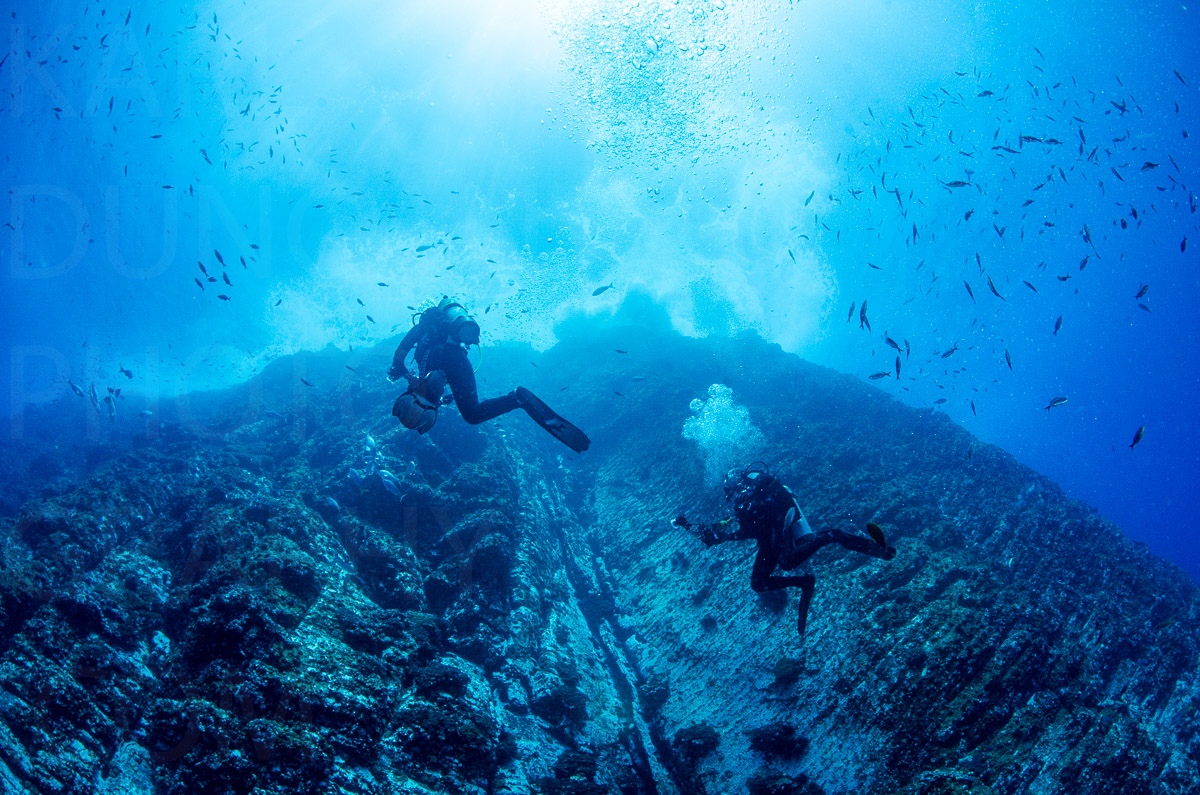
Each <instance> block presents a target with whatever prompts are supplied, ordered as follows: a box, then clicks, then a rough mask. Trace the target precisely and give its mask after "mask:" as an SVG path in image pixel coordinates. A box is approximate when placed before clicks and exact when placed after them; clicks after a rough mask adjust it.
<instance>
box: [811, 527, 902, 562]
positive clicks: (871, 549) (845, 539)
mask: <svg viewBox="0 0 1200 795" xmlns="http://www.w3.org/2000/svg"><path fill="white" fill-rule="evenodd" d="M826 532H828V533H830V534H831V536H832V537H831V539H830V540H831V541H837V542H838V543H839V544H841V545H842V546H844V547H845V548H846V549H852V550H854V551H855V552H861V553H863V554H864V555H870V556H871V557H873V558H882V559H883V560H891V559H892V558H894V557H896V550H895V548H894V547H882V546H880V545H879V544H877V543H875V540H874V539H871V538H867V537H865V536H860V535H855V534H854V533H847V532H845V531H843V530H836V529H835V530H829V531H826Z"/></svg>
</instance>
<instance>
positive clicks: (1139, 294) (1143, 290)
mask: <svg viewBox="0 0 1200 795" xmlns="http://www.w3.org/2000/svg"><path fill="white" fill-rule="evenodd" d="M1149 291H1150V285H1148V284H1143V285H1142V288H1141V289H1140V290H1138V291H1137V295H1135V296H1134V298H1141V297H1142V296H1144V295H1145V294H1146V293H1147V292H1149Z"/></svg>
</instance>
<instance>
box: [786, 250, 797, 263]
mask: <svg viewBox="0 0 1200 795" xmlns="http://www.w3.org/2000/svg"><path fill="white" fill-rule="evenodd" d="M787 252H788V256H789V257H791V258H792V262H793V263H794V262H795V261H796V255H795V254H793V253H792V250H791V249H790V248H789V249H788V250H787Z"/></svg>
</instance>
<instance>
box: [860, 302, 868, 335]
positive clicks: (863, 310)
mask: <svg viewBox="0 0 1200 795" xmlns="http://www.w3.org/2000/svg"><path fill="white" fill-rule="evenodd" d="M858 327H859V328H866V330H867V331H870V330H871V321H870V320H867V302H866V301H863V302H862V306H860V307H859V308H858Z"/></svg>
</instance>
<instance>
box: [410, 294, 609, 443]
mask: <svg viewBox="0 0 1200 795" xmlns="http://www.w3.org/2000/svg"><path fill="white" fill-rule="evenodd" d="M478 344H479V324H478V323H476V322H475V319H474V318H473V317H471V316H470V315H469V314H468V313H467V310H466V309H464V308H463V306H462V304H460V303H458V302H457V301H454V300H453V299H451V298H448V297H443V298H442V300H441V302H440V303H439V304H438V305H437V306H435V307H431V308H429V309H426V310H425V311H424V312H421V313H420V314H419V315H414V316H413V327H412V328H411V329H409V331H408V333H407V334H405V335H404V339H402V340H400V345H399V346H398V347H397V348H396V353H395V354H394V355H393V356H392V366H391V368H390V369H389V370H388V379H389V380H391V381H396V380H397V379H399V378H406V379H407V380H408V390H407V391H405V392H404V394H402V395H401V396H400V397H398V398H396V402H395V404H394V405H393V406H392V414H393V415H395V416H396V418H397V419H399V420H400V422H401V423H402V424H403V425H404V427H406V428H409V429H412V430H415V431H416V432H417V433H425V432H426V431H428V430H429V429H430V428H432V427H433V423H434V422H435V421H436V420H437V410H438V407H439V406H441V405H445V404H447V403H449V402H451V400H453V401H454V403H456V404H457V405H458V411H459V413H460V414H462V418H463V419H464V420H466V421H467V422H468V423H470V424H471V425H478V424H479V423H481V422H487V421H488V420H490V419H493V418H494V417H498V416H500V415H501V414H507V413H508V412H510V411H513V410H514V409H518V408H522V409H525V413H526V414H528V415H529V416H530V417H531V418H532V419H533V421H534V422H536V423H537V424H538V425H541V426H542V427H543V428H545V429H546V430H547V431H549V432H550V434H551V435H553V436H554V438H556V439H558V440H559V441H561V442H562V443H563V444H565V445H566V446H567V447H570V448H571V449H572V450H574V451H575V452H577V453H582V452H583V451H584V450H587V449H588V447H589V446H590V445H591V441H590V440H589V439H588V437H587V435H586V434H584V432H583V431H581V430H579V429H578V428H576V427H575V426H574V425H572V424H571V423H569V422H567V421H566V420H564V419H563V418H562V417H560V416H558V415H557V414H555V413H554V411H553V410H551V408H550V407H549V406H547V405H546V404H545V403H543V402H542V401H541V400H540V399H539V398H538V397H537V395H534V394H533V393H532V392H530V391H529V390H528V389H526V388H525V387H523V386H519V387H517V388H516V389H515V390H513V391H512V392H509V393H508V394H507V395H502V396H500V397H495V398H489V399H488V400H482V401H481V400H480V399H479V394H478V391H477V389H476V386H475V372H474V371H473V370H472V369H471V363H470V361H468V359H467V348H468V347H469V346H471V345H478ZM414 347H415V348H416V353H415V354H414V361H415V363H416V365H417V374H416V375H413V374H412V373H411V372H410V371H409V369H408V366H407V365H406V364H405V361H404V360H405V359H406V358H408V354H409V352H410V351H412V350H413V348H414ZM447 385H449V387H450V392H451V394H452V395H453V398H450V397H448V396H446V395H445V394H444V393H445V390H446V386H447Z"/></svg>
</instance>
